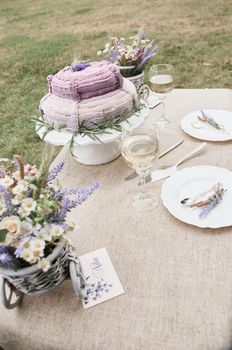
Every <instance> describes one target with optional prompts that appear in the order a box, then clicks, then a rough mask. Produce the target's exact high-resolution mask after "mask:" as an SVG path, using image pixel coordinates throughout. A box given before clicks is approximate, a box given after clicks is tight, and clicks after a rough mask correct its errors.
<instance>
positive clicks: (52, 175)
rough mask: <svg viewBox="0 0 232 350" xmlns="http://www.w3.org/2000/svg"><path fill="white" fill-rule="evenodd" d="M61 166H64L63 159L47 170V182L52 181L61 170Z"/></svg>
mask: <svg viewBox="0 0 232 350" xmlns="http://www.w3.org/2000/svg"><path fill="white" fill-rule="evenodd" d="M63 166H64V160H62V161H61V162H60V163H59V164H57V165H56V166H55V167H54V168H53V169H52V170H50V171H49V173H48V183H49V182H52V181H53V180H54V179H55V178H56V177H57V175H58V174H59V172H60V171H61V170H62V168H63Z"/></svg>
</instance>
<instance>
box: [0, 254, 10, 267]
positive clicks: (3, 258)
mask: <svg viewBox="0 0 232 350" xmlns="http://www.w3.org/2000/svg"><path fill="white" fill-rule="evenodd" d="M11 261H12V256H10V255H9V254H7V253H2V254H0V264H2V265H7V264H9V262H11Z"/></svg>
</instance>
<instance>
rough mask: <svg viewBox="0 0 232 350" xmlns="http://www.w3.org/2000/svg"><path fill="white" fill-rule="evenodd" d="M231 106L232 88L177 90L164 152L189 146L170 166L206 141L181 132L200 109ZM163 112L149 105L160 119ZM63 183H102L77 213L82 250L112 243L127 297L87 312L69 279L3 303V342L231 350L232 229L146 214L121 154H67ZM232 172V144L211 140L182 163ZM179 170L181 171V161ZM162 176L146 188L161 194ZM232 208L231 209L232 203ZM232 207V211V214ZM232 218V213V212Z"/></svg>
mask: <svg viewBox="0 0 232 350" xmlns="http://www.w3.org/2000/svg"><path fill="white" fill-rule="evenodd" d="M207 108H217V109H223V110H229V111H231V110H232V92H231V91H230V90H227V89H199V90H194V89H192V90H182V89H180V90H178V89H176V90H174V91H173V92H172V93H171V94H170V96H168V99H167V114H168V117H169V119H170V120H171V122H172V123H171V124H170V126H169V127H168V129H166V130H164V131H163V132H162V133H161V147H162V148H164V147H165V146H166V145H169V144H170V143H171V142H172V141H175V140H176V139H178V138H179V137H182V138H184V140H185V142H184V144H183V145H182V146H180V147H179V148H178V149H176V150H175V151H173V152H171V153H170V154H169V155H167V156H166V157H165V158H163V160H162V162H163V163H165V164H172V163H173V162H175V161H176V160H178V159H179V157H180V156H182V155H184V154H185V153H186V152H187V151H190V150H192V148H193V146H194V145H196V144H197V143H199V141H198V140H196V139H193V138H192V137H190V136H188V135H186V134H185V133H184V132H183V131H182V130H181V128H180V120H181V118H182V117H183V116H184V115H185V114H186V113H188V112H191V111H194V110H197V109H207ZM159 112H160V111H159V110H158V108H157V109H154V110H152V111H151V114H152V115H151V117H152V118H154V119H155V118H157V117H158V114H159ZM62 159H66V165H65V168H64V169H63V170H62V173H61V174H60V180H61V182H62V184H63V185H64V186H65V187H85V186H88V185H90V184H92V183H93V182H94V181H96V180H98V181H99V182H100V184H101V185H100V188H99V189H98V190H97V191H96V192H95V193H94V194H93V195H92V196H91V197H90V198H89V199H88V200H87V201H86V202H85V203H84V204H83V205H82V206H80V207H78V208H76V209H75V210H74V211H73V212H72V214H71V215H70V219H74V220H75V222H76V223H77V229H76V231H75V233H74V234H73V235H72V236H73V240H74V242H75V246H76V248H77V251H78V254H79V255H82V254H85V253H87V252H90V251H92V250H96V249H98V248H101V247H106V248H107V250H108V252H109V255H110V257H111V259H112V262H113V264H114V267H115V269H116V271H117V273H118V275H119V278H120V280H121V282H122V284H123V286H124V288H125V291H126V293H125V294H124V295H121V296H119V297H117V298H115V299H111V300H110V301H107V302H105V303H102V304H99V305H98V306H95V307H93V308H90V309H88V310H83V307H82V304H81V302H80V300H79V299H78V298H77V297H76V296H75V294H74V291H73V289H72V285H71V282H70V281H68V280H67V281H65V282H64V283H63V284H62V285H61V286H60V287H58V288H57V289H56V290H54V291H52V292H49V293H46V294H44V295H40V296H34V297H29V296H25V297H24V299H23V302H22V304H21V305H20V306H19V307H18V308H17V309H14V310H6V309H4V307H3V306H2V305H0V346H2V347H3V348H5V349H10V350H41V349H45V350H77V349H78V350H79V349H80V350H90V349H91V350H106V349H107V350H108V349H111V350H119V349H120V350H142V349H146V350H148V349H162V350H168V349H170V350H186V349H188V350H193V349H197V350H200V349H202V350H206V349H210V350H213V349H215V350H216V349H217V350H219V349H220V350H222V349H224V350H225V349H227V350H229V349H231V347H232V228H224V229H217V230H213V229H200V228H197V227H194V226H190V225H187V224H184V223H182V222H180V221H178V220H177V219H175V218H174V217H173V216H171V214H169V212H168V211H167V210H166V209H165V208H164V206H163V205H162V202H161V201H160V203H159V207H158V208H157V209H156V210H154V211H152V212H148V213H139V212H136V211H134V210H133V209H132V208H131V199H132V196H133V194H134V193H135V191H136V184H137V180H133V181H130V182H126V181H124V178H125V176H127V175H129V174H130V173H131V169H129V168H128V166H127V165H126V164H125V163H124V161H123V159H122V158H121V157H120V158H118V159H117V160H115V161H113V162H111V163H109V164H106V165H101V166H85V165H81V164H79V163H78V162H77V161H75V160H73V159H72V158H71V157H70V156H67V155H66V151H65V150H63V151H61V153H60V154H59V155H58V157H57V159H56V160H55V164H56V163H57V162H59V161H60V160H62ZM193 165H214V166H220V167H226V168H228V169H230V170H232V142H222V143H219V142H218V143H208V147H207V149H206V151H205V152H204V153H202V154H201V155H199V156H198V157H195V158H192V159H191V160H189V161H188V163H185V164H183V165H182V168H183V167H187V166H193ZM180 168H181V167H180ZM162 183H163V181H159V182H156V183H153V184H150V185H148V186H149V189H150V191H151V192H154V193H156V194H157V195H160V191H161V186H162ZM231 209H232V206H231ZM231 213H232V211H231ZM231 215H232V214H231Z"/></svg>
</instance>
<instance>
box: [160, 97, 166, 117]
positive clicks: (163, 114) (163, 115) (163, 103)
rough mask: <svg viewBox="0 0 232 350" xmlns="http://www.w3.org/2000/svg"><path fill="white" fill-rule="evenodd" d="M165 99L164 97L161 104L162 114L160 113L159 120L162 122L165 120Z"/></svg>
mask: <svg viewBox="0 0 232 350" xmlns="http://www.w3.org/2000/svg"><path fill="white" fill-rule="evenodd" d="M165 97H166V96H164V97H163V102H162V106H163V112H162V115H161V119H162V120H166V108H165V107H166V106H165Z"/></svg>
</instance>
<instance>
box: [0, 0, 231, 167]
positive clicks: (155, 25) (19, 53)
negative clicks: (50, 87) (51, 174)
mask: <svg viewBox="0 0 232 350" xmlns="http://www.w3.org/2000/svg"><path fill="white" fill-rule="evenodd" d="M230 4H231V2H230V0H224V1H223V2H222V1H218V0H209V1H206V0H195V1H192V0H186V1H183V0H166V1H163V0H154V1H150V0H144V1H143V2H141V1H137V0H128V1H127V2H125V1H123V0H115V1H114V2H111V1H108V0H98V1H94V0H79V1H76V0H67V1H62V0H41V1H39V2H35V1H33V0H8V1H6V0H0V45H1V51H0V75H1V79H0V150H1V155H0V156H2V157H10V156H12V155H13V154H14V153H18V154H21V155H22V156H23V157H24V158H25V159H27V160H28V161H30V162H36V163H37V164H38V163H39V161H40V158H41V152H42V148H43V142H41V141H40V140H39V138H38V137H37V136H36V134H35V130H34V125H33V123H31V122H30V118H31V116H32V115H33V114H36V113H38V105H39V101H40V99H41V97H42V96H43V95H44V94H45V93H46V91H47V81H46V76H47V75H48V74H52V73H55V72H56V71H57V70H59V69H61V68H62V67H63V66H65V65H67V64H69V63H70V62H71V61H72V60H73V58H74V57H81V58H82V59H90V58H91V59H95V58H96V52H97V50H98V49H100V48H101V47H102V46H103V44H104V43H105V42H106V41H107V39H108V36H109V35H123V36H131V35H132V34H134V33H135V32H136V31H137V29H138V28H139V27H140V26H142V25H143V26H144V28H145V29H146V31H147V33H148V35H149V37H150V38H152V37H155V38H156V40H157V44H158V47H159V51H158V54H157V56H156V58H155V60H154V62H156V63H161V62H167V63H170V64H172V65H173V66H174V68H175V81H176V86H177V87H181V88H201V87H202V88H205V87H208V88H211V87H221V88H222V87H225V88H226V87H228V88H231V86H232V78H231V77H232V61H231V51H232V42H231V30H232V24H231V14H232V9H231V6H230Z"/></svg>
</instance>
